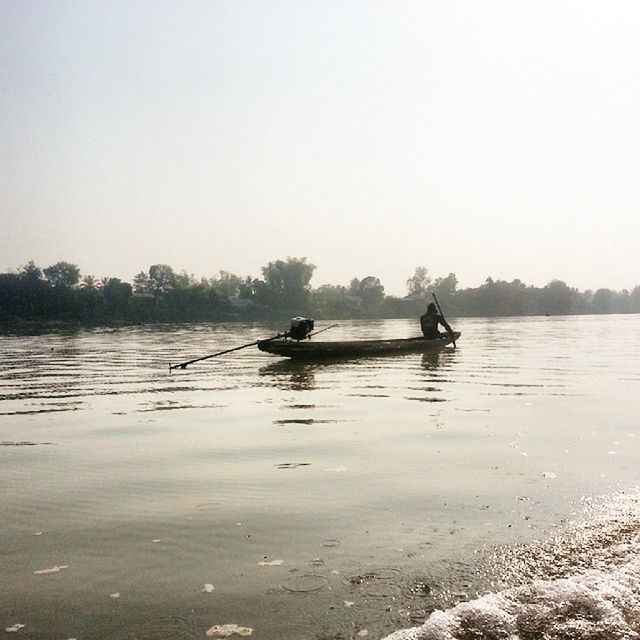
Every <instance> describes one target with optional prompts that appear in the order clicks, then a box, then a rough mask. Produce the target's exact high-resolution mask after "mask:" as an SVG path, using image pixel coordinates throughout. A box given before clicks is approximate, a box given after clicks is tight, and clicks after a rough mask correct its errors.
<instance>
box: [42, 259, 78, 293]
mask: <svg viewBox="0 0 640 640" xmlns="http://www.w3.org/2000/svg"><path fill="white" fill-rule="evenodd" d="M44 275H45V278H46V279H47V280H48V281H49V283H50V284H51V286H52V287H73V286H75V285H77V284H78V282H79V280H80V269H79V268H78V265H75V264H71V263H70V262H56V263H55V264H52V265H51V266H50V267H47V268H46V269H45V270H44Z"/></svg>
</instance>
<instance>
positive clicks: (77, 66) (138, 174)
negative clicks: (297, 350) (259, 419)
mask: <svg viewBox="0 0 640 640" xmlns="http://www.w3.org/2000/svg"><path fill="white" fill-rule="evenodd" d="M1 10H2V16H3V17H2V21H0V270H3V271H4V270H8V269H15V268H17V267H19V266H20V265H23V264H25V263H26V262H28V261H29V260H34V261H35V262H36V263H37V264H39V265H40V266H43V267H44V266H48V265H50V264H53V263H55V262H57V261H59V260H66V261H70V262H74V263H76V264H78V265H79V266H80V268H81V270H82V272H83V274H92V275H95V276H97V277H102V276H106V275H109V276H115V277H120V278H122V279H125V280H131V279H132V277H133V276H134V275H135V274H136V273H137V272H138V271H140V270H147V269H148V268H149V266H150V265H152V264H155V263H164V264H169V265H171V266H172V267H173V268H174V269H175V270H176V271H182V270H186V271H187V272H188V273H193V274H195V275H196V276H198V277H200V276H207V277H209V276H212V275H215V274H216V273H217V272H218V271H219V270H220V269H224V270H227V271H231V272H233V273H237V274H239V275H247V274H251V275H253V276H259V275H260V269H261V267H262V266H264V265H265V264H267V262H269V261H270V260H275V259H279V258H286V257H287V256H292V257H302V256H305V257H306V258H307V259H308V260H309V261H310V262H312V263H313V264H315V265H316V266H317V269H316V272H315V274H314V277H313V280H312V284H313V285H314V286H319V285H321V284H325V283H332V284H348V282H349V281H350V280H351V278H353V277H359V278H362V277H364V276H367V275H374V276H377V277H379V278H380V280H381V282H382V284H383V285H384V286H385V289H386V291H387V293H394V294H404V293H406V288H405V281H406V280H407V278H409V277H410V276H411V275H412V274H413V272H414V270H415V267H416V266H419V265H423V266H425V267H427V269H428V270H429V273H430V275H432V276H434V277H435V276H445V275H447V274H448V273H449V272H453V273H455V274H456V276H457V277H458V280H459V283H460V286H463V287H469V286H478V285H479V284H482V283H483V282H484V280H485V279H486V278H487V277H488V276H491V277H493V278H494V279H504V280H509V281H510V280H513V279H515V278H519V279H520V280H522V281H523V282H525V283H527V284H534V285H538V286H542V285H544V284H546V283H547V282H549V281H550V280H552V279H554V278H558V279H561V280H565V281H566V282H567V283H568V284H570V285H571V286H576V287H578V288H580V289H597V288H600V287H610V288H613V289H618V290H619V289H622V288H629V289H630V288H632V287H634V286H635V285H638V284H640V267H639V265H640V260H638V254H639V253H640V252H639V250H638V247H639V244H640V242H639V241H640V144H639V143H640V38H639V37H638V33H640V3H638V2H636V1H635V0H634V1H629V2H624V1H608V2H593V1H589V0H580V1H572V2H565V1H563V0H552V1H551V0H535V1H530V2H528V1H517V0H504V1H501V0H490V1H487V2H484V1H480V0H473V1H463V0H442V1H429V0H422V1H420V2H408V1H402V0H400V1H397V0H394V1H389V2H376V1H374V0H368V1H363V2H360V1H358V0H349V1H346V2H345V1H344V0H323V1H315V0H309V1H308V2H307V1H305V2H300V1H299V0H291V1H286V2H283V1H280V0H270V1H261V0H255V1H252V2H247V1H242V0H228V1H227V0H211V1H208V2H205V1H183V2H178V1H172V2H168V1H165V2H160V1H158V0H153V1H148V2H145V1H139V0H132V1H127V2H125V1H120V0H113V1H107V0H104V1H102V2H96V1H88V0H81V1H71V2H69V1H64V0H56V1H51V2H49V1H18V0H1Z"/></svg>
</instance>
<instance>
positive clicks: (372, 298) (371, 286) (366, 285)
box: [351, 276, 384, 314]
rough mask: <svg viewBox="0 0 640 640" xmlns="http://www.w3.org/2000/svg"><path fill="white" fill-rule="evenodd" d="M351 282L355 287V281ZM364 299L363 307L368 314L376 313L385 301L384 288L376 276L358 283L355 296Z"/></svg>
mask: <svg viewBox="0 0 640 640" xmlns="http://www.w3.org/2000/svg"><path fill="white" fill-rule="evenodd" d="M357 280H358V279H357V278H354V280H352V281H351V284H352V285H355V282H354V281H357ZM355 295H357V296H359V297H360V298H362V305H363V307H364V309H365V311H367V312H368V313H370V314H371V313H376V311H377V309H378V308H379V306H380V304H381V303H382V301H383V300H384V287H383V286H382V285H381V284H380V279H379V278H376V277H375V276H367V277H366V278H363V279H362V280H359V281H358V289H357V293H356V294H355Z"/></svg>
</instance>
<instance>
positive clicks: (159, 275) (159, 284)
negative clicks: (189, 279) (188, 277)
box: [149, 264, 176, 309]
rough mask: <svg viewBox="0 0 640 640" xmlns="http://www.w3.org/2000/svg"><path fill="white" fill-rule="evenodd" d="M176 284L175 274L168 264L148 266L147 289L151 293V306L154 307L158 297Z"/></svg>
mask: <svg viewBox="0 0 640 640" xmlns="http://www.w3.org/2000/svg"><path fill="white" fill-rule="evenodd" d="M175 284H176V274H175V273H174V272H173V269H172V268H171V267H170V266H169V265H168V264H154V265H151V266H150V267H149V290H150V292H151V293H152V294H153V308H154V309H155V308H156V304H157V302H158V298H159V297H160V296H161V295H162V294H165V293H167V291H170V290H171V289H173V287H174V286H175Z"/></svg>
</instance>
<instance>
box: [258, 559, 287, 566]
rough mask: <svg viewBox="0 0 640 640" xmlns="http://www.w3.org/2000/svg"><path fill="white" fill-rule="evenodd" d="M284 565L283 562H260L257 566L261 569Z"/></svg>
mask: <svg viewBox="0 0 640 640" xmlns="http://www.w3.org/2000/svg"><path fill="white" fill-rule="evenodd" d="M283 563H284V560H260V562H258V564H259V565H260V566H261V567H279V566H280V565H282V564H283Z"/></svg>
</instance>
